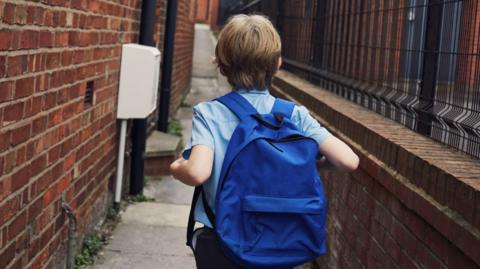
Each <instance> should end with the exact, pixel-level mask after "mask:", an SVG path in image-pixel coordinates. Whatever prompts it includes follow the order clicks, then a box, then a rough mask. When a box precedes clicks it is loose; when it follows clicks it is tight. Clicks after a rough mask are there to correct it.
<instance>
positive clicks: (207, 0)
mask: <svg viewBox="0 0 480 269" xmlns="http://www.w3.org/2000/svg"><path fill="white" fill-rule="evenodd" d="M218 1H219V0H198V1H197V10H196V12H195V21H196V22H200V23H207V24H209V25H210V27H212V28H216V27H217V20H218V5H219V3H218Z"/></svg>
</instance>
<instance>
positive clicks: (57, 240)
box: [0, 0, 195, 268]
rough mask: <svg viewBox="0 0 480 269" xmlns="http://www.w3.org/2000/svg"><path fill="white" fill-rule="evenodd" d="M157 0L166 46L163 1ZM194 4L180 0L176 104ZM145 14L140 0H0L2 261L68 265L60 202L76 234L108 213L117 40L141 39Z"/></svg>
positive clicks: (185, 77)
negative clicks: (88, 95)
mask: <svg viewBox="0 0 480 269" xmlns="http://www.w3.org/2000/svg"><path fill="white" fill-rule="evenodd" d="M157 3H158V6H157V15H158V17H157V21H156V30H157V33H156V34H155V41H156V43H157V45H158V47H159V48H162V47H163V31H164V27H163V26H164V19H165V7H166V0H159V1H157ZM194 4H195V1H191V0H185V1H181V3H180V4H179V15H178V24H177V30H178V31H177V33H176V50H175V60H174V78H173V80H174V87H173V94H172V95H173V96H174V98H173V102H172V103H173V105H172V106H173V109H174V108H175V106H177V105H178V103H179V100H180V96H182V95H184V94H185V92H187V91H188V88H189V83H190V77H189V76H190V71H189V70H190V68H191V64H190V61H191V53H192V40H193V30H192V29H193V15H192V14H189V13H188V10H190V9H191V8H193V5H194ZM140 13H141V1H140V0H124V1H104V0H92V1H90V0H89V1H85V0H79V1H65V0H63V1H62V0H48V1H47V0H45V1H34V2H32V1H23V0H5V1H0V216H1V218H0V268H63V266H62V264H64V262H65V251H66V238H67V227H68V221H67V219H66V216H65V214H64V213H62V209H61V204H62V202H66V203H68V204H69V205H70V206H71V207H72V208H73V209H74V211H75V213H76V216H77V218H78V220H79V223H78V235H79V237H80V238H82V236H83V235H84V234H85V233H86V232H88V231H89V230H90V229H91V227H92V226H93V225H94V224H95V223H97V221H98V220H99V219H101V218H102V217H103V216H104V213H105V209H106V208H107V206H108V205H109V204H110V203H109V200H110V199H109V193H111V192H109V189H111V188H112V186H113V178H114V175H115V165H116V156H117V141H118V136H117V134H118V126H117V120H116V117H115V115H116V100H117V91H118V81H119V67H120V54H121V44H122V43H129V42H135V43H136V42H137V41H138V33H139V26H140ZM90 83H93V86H94V97H93V103H92V104H91V105H86V104H84V96H85V91H86V87H87V84H90Z"/></svg>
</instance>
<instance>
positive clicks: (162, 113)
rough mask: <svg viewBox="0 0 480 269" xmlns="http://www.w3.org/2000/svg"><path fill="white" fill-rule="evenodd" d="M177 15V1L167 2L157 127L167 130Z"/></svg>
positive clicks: (163, 130)
mask: <svg viewBox="0 0 480 269" xmlns="http://www.w3.org/2000/svg"><path fill="white" fill-rule="evenodd" d="M176 17H177V1H176V0H169V1H168V3H167V18H166V22H165V40H164V48H163V61H162V83H161V85H162V86H161V94H160V109H159V115H158V126H157V129H158V130H159V131H162V132H166V131H167V128H168V113H169V110H170V92H171V88H172V69H173V65H172V63H173V53H174V51H173V50H174V47H175V26H176V25H175V24H176V21H177V19H176Z"/></svg>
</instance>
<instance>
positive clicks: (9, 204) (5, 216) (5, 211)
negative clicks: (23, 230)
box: [0, 196, 20, 226]
mask: <svg viewBox="0 0 480 269" xmlns="http://www.w3.org/2000/svg"><path fill="white" fill-rule="evenodd" d="M19 209H20V202H19V199H18V197H17V196H14V197H11V198H9V200H7V201H6V202H5V203H3V204H2V205H1V206H0V213H1V216H2V218H0V226H2V225H3V224H4V223H6V222H8V221H9V220H10V219H12V217H13V216H14V215H15V214H16V213H17V210H19Z"/></svg>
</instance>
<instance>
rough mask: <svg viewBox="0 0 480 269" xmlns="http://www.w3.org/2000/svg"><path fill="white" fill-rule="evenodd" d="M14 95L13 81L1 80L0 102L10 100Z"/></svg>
mask: <svg viewBox="0 0 480 269" xmlns="http://www.w3.org/2000/svg"><path fill="white" fill-rule="evenodd" d="M12 97H13V82H11V81H4V82H0V103H2V102H5V101H9V100H11V99H12Z"/></svg>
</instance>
